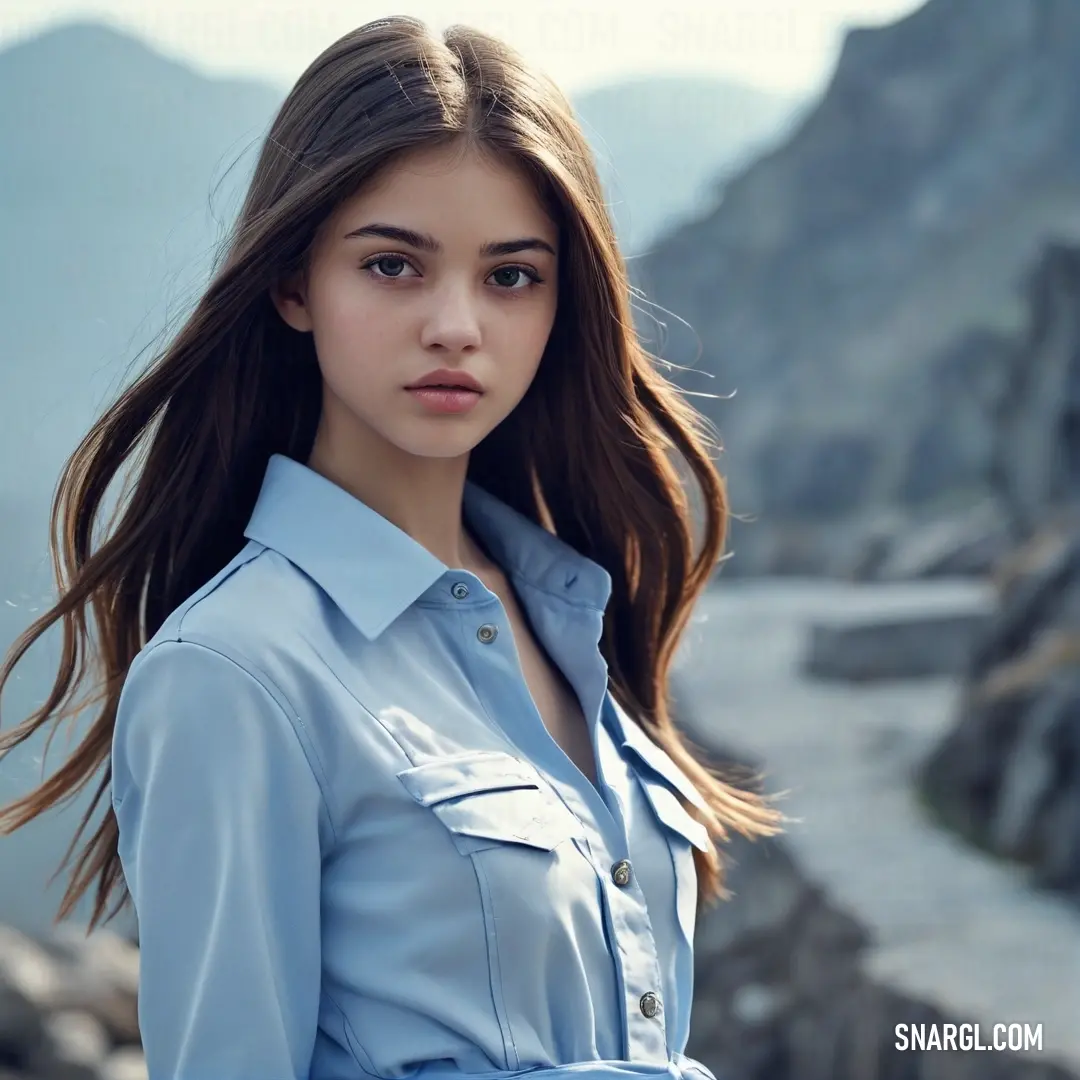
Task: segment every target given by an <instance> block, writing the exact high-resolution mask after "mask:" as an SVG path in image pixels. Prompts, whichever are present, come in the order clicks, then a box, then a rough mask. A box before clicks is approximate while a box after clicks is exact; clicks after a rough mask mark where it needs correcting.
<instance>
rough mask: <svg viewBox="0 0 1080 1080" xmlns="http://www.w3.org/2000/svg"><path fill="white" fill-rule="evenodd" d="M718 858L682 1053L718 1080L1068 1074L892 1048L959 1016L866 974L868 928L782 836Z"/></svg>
mask: <svg viewBox="0 0 1080 1080" xmlns="http://www.w3.org/2000/svg"><path fill="white" fill-rule="evenodd" d="M727 855H728V862H729V878H728V884H729V888H730V890H731V892H732V894H733V895H732V898H731V899H730V900H728V901H725V902H722V903H720V904H719V905H717V906H715V907H712V908H708V909H706V910H704V911H703V912H702V913H701V914H700V915H699V921H698V936H697V959H696V967H695V976H694V978H695V999H694V1009H693V1017H692V1021H691V1038H690V1044H689V1046H688V1047H687V1053H688V1054H690V1055H691V1056H692V1057H695V1058H697V1059H698V1060H700V1061H702V1062H703V1063H704V1064H706V1065H708V1066H709V1067H710V1068H711V1069H712V1070H713V1071H714V1072H715V1073H716V1076H717V1078H718V1080H989V1078H994V1080H1070V1078H1071V1077H1073V1074H1071V1073H1070V1072H1068V1071H1067V1070H1066V1069H1065V1068H1063V1067H1062V1066H1060V1065H1057V1064H1054V1063H1049V1062H1044V1061H1034V1060H1032V1059H1029V1058H1024V1057H1021V1056H1019V1055H1016V1054H1009V1053H1001V1054H994V1055H992V1058H993V1060H992V1061H991V1060H989V1059H990V1057H991V1055H981V1056H980V1055H976V1054H971V1053H950V1052H948V1051H944V1052H938V1051H935V1050H921V1049H911V1050H903V1051H902V1050H899V1049H897V1047H896V1038H897V1035H896V1028H897V1025H898V1024H905V1025H910V1024H936V1025H939V1032H940V1031H941V1027H940V1025H943V1024H946V1023H952V1024H959V1023H963V1022H965V1021H964V1019H963V1018H958V1017H956V1016H954V1015H951V1014H950V1013H949V1012H948V1011H947V1010H945V1009H942V1008H939V1007H938V1006H936V1005H933V1004H931V1003H929V1002H923V1001H917V1000H915V999H913V998H911V997H909V996H907V995H905V994H902V993H898V992H896V991H894V990H892V989H890V988H889V987H886V986H882V985H880V984H879V983H877V982H875V981H874V980H872V979H870V978H869V977H868V976H867V975H866V974H865V972H864V971H863V969H862V953H863V950H864V949H865V948H866V946H867V945H868V937H867V933H866V930H865V929H864V928H863V927H862V926H861V925H860V924H859V923H858V922H857V921H856V920H855V919H854V918H853V917H852V916H851V915H850V914H849V913H847V912H844V911H843V910H841V909H840V908H838V907H837V905H836V904H835V903H834V902H832V901H831V900H830V899H829V898H828V897H827V896H826V895H825V894H824V893H823V892H822V891H821V890H820V889H819V888H817V887H816V886H815V885H814V884H813V883H812V882H810V881H808V880H807V878H806V877H805V875H804V873H803V872H802V871H801V870H800V868H799V866H798V865H797V863H796V862H795V861H794V859H793V858H792V857H791V855H790V853H789V852H788V850H787V848H786V845H785V844H784V842H783V841H782V840H770V841H765V842H760V843H756V844H749V843H747V842H746V841H744V840H742V839H741V838H735V839H734V840H733V841H732V843H731V845H730V846H729V848H728V850H727ZM983 1038H984V1041H985V1039H986V1033H985V1030H984V1033H983ZM973 1061H974V1062H975V1064H973V1063H972V1062H973Z"/></svg>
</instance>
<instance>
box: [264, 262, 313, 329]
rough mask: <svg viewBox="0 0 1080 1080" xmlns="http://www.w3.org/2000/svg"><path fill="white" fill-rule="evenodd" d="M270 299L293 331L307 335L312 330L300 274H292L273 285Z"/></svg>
mask: <svg viewBox="0 0 1080 1080" xmlns="http://www.w3.org/2000/svg"><path fill="white" fill-rule="evenodd" d="M270 299H271V300H272V301H273V303H274V307H275V308H277V312H278V314H279V315H280V316H281V317H282V318H283V319H284V320H285V322H286V323H287V324H288V325H289V326H291V327H292V328H293V329H294V330H298V331H300V332H301V333H307V332H309V331H311V330H312V329H313V328H314V327H313V323H312V321H311V312H310V310H309V309H308V305H307V294H306V291H305V286H304V281H303V275H302V274H294V275H292V276H291V277H288V278H284V279H282V280H281V281H279V282H277V283H276V284H275V285H273V286H272V287H271V289H270Z"/></svg>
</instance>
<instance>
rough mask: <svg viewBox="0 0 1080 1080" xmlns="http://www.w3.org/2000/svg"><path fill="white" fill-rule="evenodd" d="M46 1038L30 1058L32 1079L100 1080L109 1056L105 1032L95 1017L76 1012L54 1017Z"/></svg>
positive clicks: (47, 1029) (56, 1014)
mask: <svg viewBox="0 0 1080 1080" xmlns="http://www.w3.org/2000/svg"><path fill="white" fill-rule="evenodd" d="M45 1030H46V1038H45V1040H44V1042H43V1043H42V1044H41V1046H39V1047H38V1049H37V1051H36V1052H35V1053H34V1054H33V1055H31V1057H30V1061H29V1065H30V1068H29V1072H30V1074H31V1075H40V1076H46V1077H48V1078H49V1080H101V1068H102V1066H103V1065H104V1063H105V1059H106V1056H107V1054H108V1052H109V1039H108V1036H107V1035H106V1033H105V1029H104V1028H103V1027H102V1026H101V1024H99V1023H98V1022H97V1021H96V1020H95V1019H94V1018H93V1017H92V1016H90V1015H88V1014H87V1013H82V1012H75V1011H74V1010H61V1011H58V1012H54V1013H51V1014H50V1015H49V1016H48V1018H47V1019H46V1021H45Z"/></svg>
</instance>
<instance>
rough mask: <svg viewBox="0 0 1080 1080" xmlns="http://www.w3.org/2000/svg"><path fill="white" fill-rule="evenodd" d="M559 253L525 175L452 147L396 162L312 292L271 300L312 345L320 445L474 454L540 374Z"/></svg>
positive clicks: (333, 226) (374, 451)
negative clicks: (317, 372) (320, 386)
mask: <svg viewBox="0 0 1080 1080" xmlns="http://www.w3.org/2000/svg"><path fill="white" fill-rule="evenodd" d="M557 243H558V231H557V229H556V226H555V224H554V223H553V222H552V221H551V220H550V219H549V217H548V216H547V214H546V213H545V212H544V210H543V208H542V206H541V204H540V203H539V201H538V200H537V198H536V196H535V195H534V193H533V190H532V189H531V187H530V186H529V184H528V182H527V181H526V179H525V178H524V177H523V176H522V175H520V174H519V173H518V172H517V171H515V170H513V169H511V168H508V167H507V166H505V165H500V164H495V163H493V162H492V161H491V160H490V159H487V158H484V157H482V156H479V155H476V154H474V153H471V152H470V153H463V152H462V150H461V149H459V148H456V147H455V148H448V149H440V150H425V151H421V152H416V153H414V154H412V155H410V156H409V157H407V158H404V159H402V160H401V161H400V162H399V163H397V164H396V165H394V166H392V167H390V168H389V169H388V170H387V171H386V172H385V173H383V174H381V175H380V176H379V177H378V178H377V180H376V181H375V183H374V184H373V185H372V186H370V187H366V188H364V189H363V190H362V191H361V192H360V193H359V194H357V195H356V196H355V197H353V198H352V199H350V200H348V201H347V202H346V203H344V204H343V205H342V206H340V207H339V208H338V210H337V211H336V212H335V213H334V214H333V215H332V217H331V218H330V220H329V221H328V222H326V224H325V225H324V227H323V228H322V229H321V230H320V234H319V236H318V237H317V238H316V244H315V249H314V251H313V253H312V263H311V267H310V272H309V277H308V281H307V284H306V287H305V286H304V285H303V284H299V283H295V282H294V283H292V284H285V285H283V287H282V288H281V289H280V290H275V292H274V294H273V299H274V303H275V306H276V307H277V309H278V311H279V312H280V314H281V316H282V318H283V319H285V321H286V322H287V323H288V324H289V325H290V326H292V327H293V328H294V329H296V330H300V331H310V332H311V333H312V334H313V335H314V342H315V349H316V352H317V354H318V362H319V367H320V369H321V372H322V376H323V382H324V392H323V415H322V420H321V423H320V430H319V435H318V438H317V441H321V442H322V443H323V444H324V446H329V447H332V448H334V452H337V453H344V454H347V455H349V456H352V455H354V454H362V455H363V456H364V457H365V458H368V459H369V460H370V459H371V458H372V457H374V458H376V459H382V460H383V461H386V460H387V458H388V457H390V458H392V457H393V456H394V455H396V454H405V455H409V456H412V457H425V458H444V459H445V458H455V457H460V456H462V455H465V454H468V452H469V451H470V450H472V448H473V447H475V446H476V445H477V443H479V442H480V441H481V440H482V439H483V438H484V437H485V436H486V435H487V434H488V433H489V432H490V431H491V430H492V429H493V428H494V427H495V426H496V425H497V424H499V422H500V421H502V420H503V419H505V417H506V416H507V415H508V414H509V413H510V412H511V411H512V410H513V409H514V407H515V406H516V405H517V404H518V402H519V401H521V398H522V396H523V395H524V394H525V391H526V390H527V389H528V387H529V384H530V383H531V382H532V380H533V377H534V375H535V374H536V370H537V367H538V365H539V363H540V358H541V356H542V355H543V352H544V347H545V345H546V344H547V340H548V336H549V334H550V332H551V328H552V324H553V322H554V319H555V306H556V297H557V294H558V282H557V280H556V274H557V269H558V255H557ZM440 371H441V372H443V373H444V374H442V375H439V374H433V373H437V372H440ZM425 381H434V382H437V383H440V384H444V383H445V384H453V383H469V384H470V385H472V386H474V387H475V388H477V389H474V390H472V391H469V390H463V389H460V388H459V389H457V390H446V389H438V388H428V389H424V388H422V387H419V386H418V385H417V384H418V383H423V382H425Z"/></svg>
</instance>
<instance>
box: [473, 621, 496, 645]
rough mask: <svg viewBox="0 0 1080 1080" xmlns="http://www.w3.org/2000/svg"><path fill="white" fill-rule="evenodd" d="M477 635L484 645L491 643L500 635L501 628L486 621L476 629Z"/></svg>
mask: <svg viewBox="0 0 1080 1080" xmlns="http://www.w3.org/2000/svg"><path fill="white" fill-rule="evenodd" d="M476 636H477V637H478V638H479V639H480V641H481V642H482V643H483V644H484V645H490V644H491V643H492V642H493V641H494V640H495V639H496V638H497V637H498V636H499V628H498V627H497V626H496V625H495V624H494V623H484V625H483V626H481V627H480V629H479V630H477V631H476Z"/></svg>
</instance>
